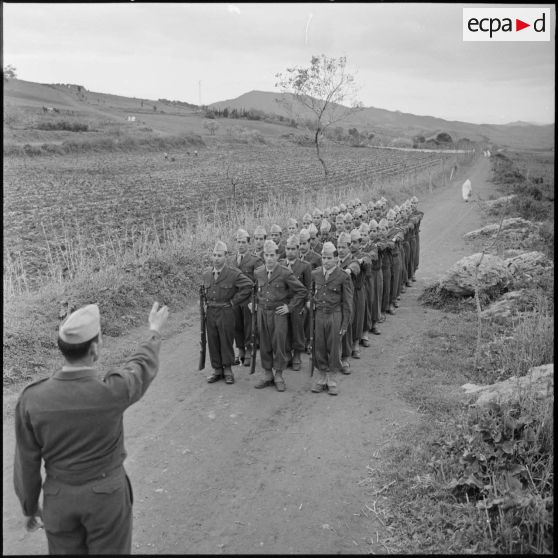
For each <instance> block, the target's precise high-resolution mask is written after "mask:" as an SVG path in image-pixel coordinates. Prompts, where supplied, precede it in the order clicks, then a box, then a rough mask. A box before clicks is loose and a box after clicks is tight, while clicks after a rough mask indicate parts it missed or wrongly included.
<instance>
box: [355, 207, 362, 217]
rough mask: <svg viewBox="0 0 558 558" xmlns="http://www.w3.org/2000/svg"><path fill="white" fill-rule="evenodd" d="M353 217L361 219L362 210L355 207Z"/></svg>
mask: <svg viewBox="0 0 558 558" xmlns="http://www.w3.org/2000/svg"><path fill="white" fill-rule="evenodd" d="M353 216H354V217H362V209H360V207H358V206H357V207H355V210H354V211H353Z"/></svg>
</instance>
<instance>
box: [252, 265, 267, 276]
mask: <svg viewBox="0 0 558 558" xmlns="http://www.w3.org/2000/svg"><path fill="white" fill-rule="evenodd" d="M264 273H265V264H262V265H260V266H258V267H256V269H254V274H256V275H263V274H264Z"/></svg>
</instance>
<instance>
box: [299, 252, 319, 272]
mask: <svg viewBox="0 0 558 558" xmlns="http://www.w3.org/2000/svg"><path fill="white" fill-rule="evenodd" d="M300 259H301V260H302V261H303V262H308V263H309V264H310V266H311V267H312V269H316V268H317V267H319V266H321V265H322V258H321V256H320V255H319V254H316V252H314V250H311V249H309V250H308V252H306V254H300Z"/></svg>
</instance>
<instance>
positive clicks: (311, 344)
mask: <svg viewBox="0 0 558 558" xmlns="http://www.w3.org/2000/svg"><path fill="white" fill-rule="evenodd" d="M315 286H316V283H315V282H314V281H312V284H311V286H310V311H309V312H308V330H309V332H310V339H309V340H308V348H309V349H310V351H309V352H310V362H309V364H310V377H312V375H313V374H314V361H315V357H316V347H315V343H314V339H315V334H316V330H315V326H316V323H315V322H316V321H315V320H314V288H315Z"/></svg>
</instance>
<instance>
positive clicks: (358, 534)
mask: <svg viewBox="0 0 558 558" xmlns="http://www.w3.org/2000/svg"><path fill="white" fill-rule="evenodd" d="M488 175H489V162H488V160H486V159H484V158H482V159H480V160H479V161H478V163H477V165H476V167H475V168H474V169H473V170H472V171H471V172H469V173H468V175H467V176H468V177H469V178H471V181H472V183H473V189H474V191H473V197H474V198H475V196H476V195H479V194H480V195H481V196H482V197H483V198H484V199H486V198H488V195H489V194H490V193H491V192H492V191H493V188H494V187H493V186H492V185H491V184H489V183H487V181H486V179H487V177H488ZM465 178H466V176H464V175H462V174H460V175H459V176H458V177H456V179H455V180H454V181H453V182H452V184H450V185H449V186H446V187H444V188H440V189H437V190H435V191H434V192H433V193H432V194H430V195H426V196H424V197H423V198H422V199H421V201H420V204H419V208H420V209H421V210H423V211H424V213H425V216H424V219H423V224H422V228H421V244H420V246H421V257H420V268H419V271H418V273H417V282H416V283H413V286H412V288H410V289H408V290H407V292H406V293H405V294H403V295H402V300H401V305H400V308H399V310H398V311H397V314H396V315H395V316H390V317H389V318H388V320H387V321H386V322H385V323H383V324H381V327H380V330H381V332H382V335H381V336H379V337H376V336H373V335H371V336H370V338H371V347H370V348H367V349H363V350H362V359H361V360H354V359H353V360H351V365H352V374H351V375H350V376H344V377H342V378H340V381H339V382H338V383H339V392H340V393H339V395H338V396H337V397H331V396H329V395H327V393H322V394H314V393H311V392H310V385H311V381H310V377H309V373H308V369H307V360H306V357H304V361H303V370H302V371H301V372H293V371H292V370H289V371H287V372H286V374H285V378H286V384H287V391H286V392H285V393H278V392H277V391H275V389H274V388H267V389H264V390H255V389H254V388H253V385H254V383H255V377H254V376H249V374H248V369H247V368H244V367H237V368H235V369H234V371H235V376H236V384H235V385H233V386H229V385H225V384H224V383H223V382H219V383H217V384H211V385H209V384H207V383H206V381H205V375H206V374H207V373H208V370H206V371H204V372H198V371H197V358H198V351H199V345H198V318H197V308H196V307H195V306H192V308H191V309H190V310H189V311H187V312H185V313H180V314H175V315H174V316H172V319H171V320H170V322H169V330H168V331H169V333H168V334H167V335H166V336H165V341H164V344H163V353H162V364H161V370H160V372H159V376H158V377H157V378H156V380H155V381H154V383H153V385H152V386H151V388H150V389H149V391H148V392H147V394H146V396H145V397H144V398H143V400H142V401H140V402H139V403H137V404H136V405H135V406H133V407H132V408H130V409H129V411H127V414H126V418H125V429H126V448H127V450H128V458H127V460H126V469H127V471H128V474H129V475H130V478H131V480H132V484H133V487H134V497H135V502H134V504H135V505H134V517H135V520H134V521H135V524H134V538H133V551H134V552H135V553H144V554H163V553H170V554H173V553H176V554H204V553H208V554H218V553H226V554H231V553H232V554H243V553H246V554H253V553H266V554H267V553H285V554H287V553H341V554H361V553H362V554H368V553H371V552H374V553H384V552H385V549H384V548H383V547H382V546H381V545H380V544H378V543H376V532H378V534H379V539H380V540H381V539H382V538H383V537H386V536H388V533H387V532H386V530H385V528H384V527H383V526H382V525H381V524H380V523H379V522H376V521H374V519H373V517H366V516H365V515H364V514H363V513H361V510H362V508H363V506H364V505H365V504H367V503H370V502H369V500H368V499H367V494H366V491H365V489H364V488H363V486H362V483H361V484H359V481H362V479H363V478H365V477H366V466H367V465H368V464H369V463H370V461H371V458H372V454H373V452H374V450H375V449H377V448H378V447H379V445H380V444H381V443H382V441H383V440H385V438H386V436H388V435H389V432H390V429H393V428H394V427H395V426H396V425H403V424H406V423H408V422H411V421H416V420H418V419H419V416H418V414H417V413H416V410H415V409H411V408H408V406H407V405H406V404H405V403H404V402H403V401H401V400H399V399H398V398H397V386H396V385H395V383H394V380H393V378H394V374H393V372H394V369H395V367H396V366H397V362H398V359H399V357H401V356H402V355H404V354H406V352H408V350H409V347H410V346H412V343H413V339H414V338H415V337H416V336H417V335H418V334H419V333H420V332H421V331H423V330H424V329H425V328H428V327H429V326H430V324H431V323H434V322H435V321H436V320H437V319H438V316H439V314H438V312H436V311H434V310H425V309H424V308H423V307H421V306H420V305H419V304H418V303H417V297H418V295H419V294H420V293H421V292H422V290H423V288H424V287H425V286H426V285H428V284H430V283H431V282H432V281H433V280H434V279H436V278H437V277H439V276H440V275H441V274H442V273H443V272H444V271H445V270H446V269H447V268H448V267H449V266H450V265H451V264H453V263H454V262H455V261H456V260H458V259H459V258H461V257H462V256H464V255H467V254H468V253H469V251H468V250H467V248H466V247H465V245H464V242H463V234H464V233H466V232H468V231H470V230H472V229H474V228H477V227H478V226H480V215H479V209H478V206H477V204H474V203H465V202H463V200H462V198H461V183H462V182H463V180H464V179H465ZM171 310H172V309H171ZM140 335H141V332H140V331H134V332H132V333H131V334H130V336H129V337H128V338H127V339H125V340H120V341H119V343H120V345H119V346H124V345H125V344H126V345H130V344H131V343H135V341H136V340H137V339H138V338H139V336H140ZM4 400H5V404H7V405H8V406H10V405H12V406H13V401H14V398H13V396H12V397H5V398H4ZM13 445H14V436H13V421H12V420H11V419H8V420H5V421H4V484H3V488H4V506H3V550H4V554H43V553H46V549H47V547H46V540H45V536H44V533H43V532H42V531H41V532H38V533H34V534H26V533H25V531H24V530H23V527H22V526H21V515H20V508H19V504H18V502H17V500H16V497H15V495H14V492H13V487H12V462H13ZM376 488H380V487H376ZM371 537H372V539H373V541H372V539H371ZM409 550H410V551H412V549H409Z"/></svg>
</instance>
